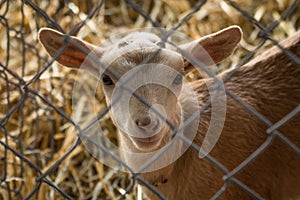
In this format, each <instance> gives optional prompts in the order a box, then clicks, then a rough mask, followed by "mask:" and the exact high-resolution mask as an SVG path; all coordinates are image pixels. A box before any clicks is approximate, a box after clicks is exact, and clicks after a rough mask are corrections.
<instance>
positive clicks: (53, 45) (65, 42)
mask: <svg viewBox="0 0 300 200" xmlns="http://www.w3.org/2000/svg"><path fill="white" fill-rule="evenodd" d="M39 41H40V42H41V43H42V45H43V46H44V48H45V49H46V50H47V52H48V53H49V55H50V56H51V57H53V58H55V59H56V61H58V62H59V63H60V64H62V65H65V66H67V67H70V68H76V69H79V68H80V67H82V68H84V69H87V70H88V71H91V72H98V70H99V69H97V65H95V64H93V63H94V62H92V59H86V58H87V56H88V55H89V53H91V52H93V53H94V54H96V56H97V58H99V57H101V56H102V54H103V50H102V49H100V47H97V46H94V45H92V44H90V43H88V42H85V41H83V40H81V39H79V38H77V37H74V36H67V35H64V34H62V33H60V32H58V31H56V30H53V29H50V28H42V29H41V30H40V31H39ZM63 48H64V50H63V51H62V53H61V54H60V55H57V52H59V50H60V49H63ZM82 64H84V65H82Z"/></svg>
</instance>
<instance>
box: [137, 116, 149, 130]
mask: <svg viewBox="0 0 300 200" xmlns="http://www.w3.org/2000/svg"><path fill="white" fill-rule="evenodd" d="M135 123H136V125H138V126H139V127H140V128H145V127H147V126H148V125H149V124H150V123H151V119H150V117H148V116H145V117H141V118H138V119H137V120H135Z"/></svg>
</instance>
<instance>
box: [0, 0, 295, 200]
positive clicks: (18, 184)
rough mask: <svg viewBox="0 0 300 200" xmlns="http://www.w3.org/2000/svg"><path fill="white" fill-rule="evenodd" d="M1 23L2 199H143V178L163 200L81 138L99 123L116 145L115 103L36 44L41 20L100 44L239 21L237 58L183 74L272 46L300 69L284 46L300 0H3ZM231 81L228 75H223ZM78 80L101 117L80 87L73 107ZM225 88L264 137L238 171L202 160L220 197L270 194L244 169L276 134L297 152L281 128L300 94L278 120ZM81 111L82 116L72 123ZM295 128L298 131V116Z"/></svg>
mask: <svg viewBox="0 0 300 200" xmlns="http://www.w3.org/2000/svg"><path fill="white" fill-rule="evenodd" d="M0 22H1V23H0V27H1V28H0V36H1V37H0V52H1V53H0V159H1V162H0V169H1V170H0V199H4V200H6V199H143V198H146V197H144V195H143V194H142V192H141V190H140V189H139V186H137V185H138V184H141V185H144V186H146V187H148V188H149V189H150V190H151V191H152V192H153V193H154V194H155V195H157V197H158V198H161V199H164V197H163V196H162V195H161V194H160V193H159V192H158V191H157V189H156V187H155V186H153V185H152V184H151V183H148V182H147V181H145V180H143V178H141V177H140V174H139V173H140V172H141V171H138V172H137V171H134V170H132V169H130V168H129V167H128V166H127V165H126V163H123V161H122V159H121V158H119V157H117V156H114V155H113V154H112V152H110V151H109V149H107V148H106V147H105V146H101V145H99V144H98V145H97V144H96V145H95V146H94V147H92V148H91V149H89V148H87V145H86V144H85V139H86V138H83V137H82V136H83V135H84V134H85V131H87V130H88V129H89V128H90V127H91V126H92V125H93V124H98V125H99V126H100V127H101V129H102V134H103V135H105V137H106V138H108V140H109V141H110V142H111V143H112V144H115V145H117V144H118V142H117V137H116V128H115V127H114V125H113V123H112V121H111V119H110V117H109V115H108V112H109V110H110V109H112V107H113V105H106V104H105V101H104V96H103V94H102V93H101V91H99V87H98V86H97V87H96V89H95V88H94V86H95V82H93V81H91V80H89V79H84V78H82V77H81V76H80V75H79V74H78V73H77V71H74V70H70V69H66V68H63V67H61V66H59V64H58V63H57V62H55V61H54V59H51V58H50V57H49V56H48V54H47V53H46V51H45V50H44V49H43V48H42V46H41V45H40V44H39V41H38V32H39V30H40V29H41V28H42V27H50V28H53V29H56V30H58V31H60V32H63V33H66V34H68V35H70V36H77V37H79V38H82V39H83V40H85V41H88V42H90V43H93V44H97V45H101V44H103V43H105V41H104V40H105V39H107V38H112V40H114V37H117V35H118V34H119V33H126V32H130V31H132V30H141V29H144V28H145V27H151V30H158V31H160V30H172V31H177V32H180V33H183V34H184V35H186V36H188V37H189V38H191V39H197V38H200V37H201V36H205V35H207V34H210V33H213V32H216V31H218V30H221V29H223V28H225V27H227V26H230V25H239V26H240V27H241V28H242V30H243V38H242V41H241V43H240V45H239V46H238V48H237V49H236V51H235V52H234V53H233V55H232V56H231V57H230V59H226V60H225V61H223V62H222V63H220V64H218V66H217V68H216V69H214V73H212V74H211V73H205V72H207V71H206V70H205V69H202V72H201V75H199V73H198V71H197V70H193V71H191V72H190V73H188V74H187V75H186V77H185V78H186V79H187V80H190V81H192V80H197V79H202V78H207V77H210V76H212V77H214V76H215V75H214V74H219V73H221V72H223V71H225V70H227V69H233V71H232V73H231V74H230V76H231V77H233V76H234V75H235V73H234V72H235V71H234V69H238V68H239V67H241V66H243V65H244V64H245V63H248V62H249V61H250V60H251V59H252V58H254V57H256V56H258V55H260V54H262V53H263V52H264V51H266V50H267V49H270V48H271V47H274V46H277V47H278V48H279V49H280V50H281V51H282V52H283V53H284V54H285V55H286V56H287V57H288V58H289V59H291V60H292V62H294V63H296V65H298V66H299V67H300V58H299V55H298V56H297V55H295V54H294V53H293V52H290V51H289V50H287V49H284V48H283V47H282V46H281V45H280V44H279V42H280V41H282V40H283V39H285V38H288V37H289V36H291V35H293V34H294V33H295V32H296V31H297V30H299V27H300V0H266V1H254V0H250V1H242V0H236V1H232V0H224V1H222V0H210V1H209V0H206V1H201V0H199V1H196V0H182V1H175V0H171V1H168V0H151V1H139V0H121V1H116V0H107V1H104V0H103V1H96V0H87V1H79V0H74V1H71V0H70V1H67V0H65V1H62V0H61V1H60V0H53V1H46V0H45V1H44V0H43V1H38V0H16V1H9V0H2V1H0ZM167 33H168V34H170V35H168V36H167V37H169V36H171V35H172V32H167ZM163 37H165V36H162V39H166V38H163ZM58 53H59V52H58ZM58 56H59V55H57V57H58ZM228 79H230V77H227V79H226V80H224V82H225V83H226V81H227V80H228ZM299 81H300V80H299ZM75 82H76V83H77V84H80V85H81V86H82V87H81V90H82V91H83V92H87V93H88V92H90V91H91V90H92V91H93V92H94V95H95V99H97V104H93V112H94V113H96V114H95V116H93V117H90V116H89V115H88V113H87V111H86V110H85V107H84V106H82V107H80V102H81V101H83V102H87V101H89V99H86V98H85V97H84V95H80V94H79V95H78V94H77V96H76V100H77V101H78V102H79V103H78V104H77V106H78V107H76V110H77V111H78V110H80V111H81V112H79V111H78V113H79V114H78V113H74V107H72V106H73V103H74V94H72V93H73V92H74V83H75ZM94 90H95V91H94ZM225 91H226V88H225ZM226 94H227V96H229V98H232V99H233V100H234V101H236V102H237V103H238V104H240V105H241V107H242V108H243V109H245V110H247V112H248V113H249V115H251V116H254V117H255V118H256V119H258V120H259V121H260V122H261V123H262V124H264V125H265V126H266V133H265V134H266V136H267V137H266V139H265V141H264V142H263V143H262V144H261V145H260V146H259V147H258V148H257V149H256V150H255V151H253V152H252V153H251V155H249V157H248V158H247V159H245V160H244V161H243V162H241V163H240V164H239V165H238V166H236V167H235V168H234V169H231V170H228V169H227V168H226V167H225V166H224V165H223V164H222V163H221V162H219V161H218V160H217V159H215V158H214V157H213V156H211V155H209V154H208V155H206V156H203V158H200V157H199V159H207V160H208V161H209V162H211V163H212V164H213V165H215V166H216V167H217V168H218V169H219V170H220V171H221V172H222V173H223V174H224V176H223V180H224V184H223V186H222V187H220V189H219V191H217V192H216V193H215V194H214V196H212V198H213V199H218V198H222V195H223V194H224V192H226V190H227V188H228V187H229V186H230V185H231V184H234V185H236V186H238V187H240V188H241V190H244V191H245V192H246V193H248V195H249V197H250V198H253V199H263V197H262V196H261V195H260V194H259V193H257V192H256V191H254V190H253V189H251V188H250V187H248V186H247V185H246V184H244V183H243V182H242V181H240V180H239V179H238V178H237V174H238V173H239V172H240V171H242V170H243V169H244V168H246V167H247V165H249V164H250V163H251V162H254V160H255V159H256V158H257V157H259V156H260V155H262V154H264V152H265V151H266V150H267V149H268V148H270V146H272V144H273V142H274V140H275V139H276V140H279V141H280V142H282V143H284V145H286V147H287V148H288V149H289V150H290V151H292V152H293V153H296V154H298V158H299V159H300V146H297V145H296V144H295V141H293V140H291V139H290V138H288V137H286V136H285V135H284V134H283V133H282V127H284V125H285V124H286V123H288V122H289V121H290V120H293V119H295V117H296V116H297V115H299V113H300V99H299V100H298V102H299V105H298V106H296V107H295V108H294V109H293V110H291V112H289V113H286V114H285V115H282V118H281V119H280V120H279V121H275V122H274V121H270V120H269V119H268V118H269V117H270V116H265V115H262V114H261V113H259V112H258V111H257V110H255V109H253V108H252V107H251V106H249V105H247V102H241V101H239V98H238V97H237V96H235V95H234V94H232V93H230V91H226ZM141 101H143V99H141ZM282 101H283V102H285V99H282ZM210 103H211V102H209V101H208V102H207V104H206V106H204V107H203V108H201V109H200V110H201V112H199V113H198V114H199V115H201V113H203V112H205V109H207V108H208V107H209V106H210ZM76 114H78V115H80V116H79V117H80V120H82V121H84V123H79V121H77V120H74V118H73V117H74V115H76ZM77 117H78V116H77ZM186 123H187V122H186ZM298 128H299V134H300V123H299V127H298ZM90 142H92V141H90ZM190 148H192V149H193V150H194V151H197V153H199V155H201V153H202V152H200V147H199V146H198V145H196V144H194V143H192V144H191V145H190ZM95 149H96V151H97V154H101V155H105V156H106V157H109V159H110V160H111V161H112V162H114V163H118V165H120V166H122V168H123V169H124V170H125V171H126V172H123V171H122V170H120V169H117V168H113V167H110V166H107V165H104V164H102V162H100V161H99V160H97V159H95V157H97V156H95V154H94V152H93V151H94V150H95ZM91 150H92V152H91ZM156 156H159V155H156ZM147 164H148V165H151V162H149V163H147ZM183 173H184V172H183ZM194 173H197V172H194ZM298 187H299V190H300V186H298Z"/></svg>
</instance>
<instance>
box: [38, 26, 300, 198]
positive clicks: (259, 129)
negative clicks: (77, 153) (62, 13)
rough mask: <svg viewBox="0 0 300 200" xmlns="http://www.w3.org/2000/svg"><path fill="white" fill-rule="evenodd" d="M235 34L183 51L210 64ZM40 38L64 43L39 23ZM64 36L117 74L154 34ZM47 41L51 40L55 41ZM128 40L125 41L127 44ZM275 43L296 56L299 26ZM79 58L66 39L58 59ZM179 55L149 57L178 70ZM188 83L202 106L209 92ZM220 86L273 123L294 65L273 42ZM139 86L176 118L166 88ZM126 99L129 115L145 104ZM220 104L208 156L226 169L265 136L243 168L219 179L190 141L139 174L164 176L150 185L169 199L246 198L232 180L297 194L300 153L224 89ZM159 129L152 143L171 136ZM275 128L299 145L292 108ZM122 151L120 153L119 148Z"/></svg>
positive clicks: (124, 139) (130, 146) (266, 191)
mask: <svg viewBox="0 0 300 200" xmlns="http://www.w3.org/2000/svg"><path fill="white" fill-rule="evenodd" d="M241 34H242V33H241V30H240V29H239V28H238V27H236V26H233V27H229V28H227V29H224V30H222V31H220V32H218V33H215V34H212V35H209V36H206V37H204V38H202V39H199V40H197V41H196V42H191V43H188V44H185V45H183V46H181V47H184V49H188V50H190V53H192V55H193V56H194V57H196V58H204V62H205V64H210V63H211V62H212V61H214V62H219V61H221V60H223V59H224V58H225V57H227V56H228V55H229V54H230V53H231V52H232V51H233V49H234V48H235V46H236V44H237V43H238V41H239V40H240V38H241ZM39 37H40V41H41V42H42V43H43V45H44V46H45V48H46V49H47V50H48V52H49V54H50V55H52V56H53V55H54V54H55V53H56V51H57V50H58V49H59V48H60V47H61V46H62V45H63V38H64V36H63V34H61V33H59V32H57V31H54V30H51V29H47V28H46V29H42V30H41V31H40V33H39ZM137 38H138V39H137ZM69 39H70V40H72V41H73V42H75V43H77V44H79V45H81V47H82V48H83V49H85V51H86V52H90V51H91V50H95V51H96V55H97V56H98V57H99V58H101V61H102V62H103V63H104V64H106V65H109V67H110V68H111V69H112V70H114V71H117V72H119V75H123V74H124V73H126V72H127V71H128V70H129V69H131V68H132V67H135V65H136V64H140V62H141V60H144V58H145V56H147V55H146V54H145V52H146V51H145V48H146V47H149V48H150V49H151V48H152V47H155V48H157V46H156V43H157V41H159V38H158V37H155V36H154V35H151V34H150V35H149V34H145V33H134V34H131V35H129V36H128V37H125V38H124V41H121V43H119V45H118V44H117V45H115V46H111V47H109V48H106V49H105V48H102V47H96V46H94V45H91V44H88V43H86V42H83V41H81V40H80V39H78V38H75V37H71V38H69ZM53 41H55V42H54V44H53ZM224 41H228V43H225V45H223V44H224ZM129 43H131V44H130V45H129ZM282 45H283V46H284V47H285V48H287V49H289V50H290V51H291V52H293V53H294V54H295V55H296V56H297V57H300V32H298V33H296V34H295V35H294V36H292V37H290V38H288V39H286V40H285V41H284V42H283V43H282ZM136 47H138V48H136ZM202 47H204V49H205V51H207V52H209V54H210V55H213V56H212V59H213V60H212V59H207V54H206V53H205V54H203V48H202ZM127 48H128V51H129V50H132V49H134V48H135V49H140V51H131V53H128V54H126V53H127ZM124 53H125V54H124ZM139 53H140V54H139ZM143 53H144V54H145V55H144V54H143ZM138 54H139V55H138ZM117 55H122V56H123V57H122V56H120V59H121V60H120V62H118V63H111V61H113V60H115V61H116V62H117V61H118V59H117V60H116V56H117ZM85 58H86V54H83V52H82V51H81V50H79V49H77V48H73V46H72V45H68V46H67V48H66V50H65V51H64V52H63V55H61V56H60V57H59V58H58V59H57V60H58V61H59V62H60V63H61V64H64V65H66V66H68V67H71V68H80V67H81V64H82V63H83V62H84V60H85ZM179 60H180V61H179ZM188 60H189V59H188ZM88 61H90V62H87V63H86V66H84V67H85V69H87V70H89V71H91V72H93V73H97V71H99V69H98V68H97V67H95V65H93V64H91V63H92V62H91V60H88ZM182 61H183V60H182V58H181V57H180V55H179V54H177V53H175V52H171V50H168V51H167V50H162V51H161V52H160V53H159V54H158V56H157V57H155V58H154V59H153V60H152V62H155V63H162V64H167V65H169V66H172V67H174V68H175V69H176V70H177V71H181V70H182V68H183V62H182ZM126 65H127V66H126ZM228 74H230V71H227V72H224V73H222V74H221V75H220V77H221V78H225V77H226V76H227V75H228ZM159 75H160V76H162V77H161V78H166V77H163V75H162V74H160V72H158V74H157V76H159ZM114 81H117V80H114ZM208 81H210V80H208ZM191 85H192V87H193V89H194V90H195V91H196V92H197V95H198V100H199V104H200V106H203V105H204V104H205V103H206V101H208V100H209V98H210V95H209V92H208V89H207V86H206V83H205V81H204V80H199V81H195V82H192V83H191ZM147 87H148V86H147ZM149 87H150V86H149ZM155 87H156V86H155ZM225 87H226V89H227V91H229V93H230V94H233V95H235V96H236V97H237V98H238V99H239V100H240V101H242V102H244V103H246V104H247V105H249V106H250V107H252V108H253V109H254V110H256V111H257V112H259V113H260V114H262V115H263V116H265V117H266V118H267V119H268V120H269V121H270V122H271V123H272V124H274V123H276V122H278V121H279V120H281V119H282V118H283V117H284V116H286V115H287V114H288V113H290V112H291V111H292V110H293V109H294V108H295V107H296V106H298V105H299V103H300V66H299V65H297V64H296V63H294V62H293V61H292V60H291V59H289V58H288V57H287V56H286V55H285V54H284V53H283V52H281V51H280V50H279V49H278V48H277V47H273V48H272V49H270V50H268V51H267V52H265V53H264V54H263V55H261V56H259V57H257V58H256V59H254V60H252V61H251V62H249V63H248V64H246V65H244V66H242V67H240V68H238V69H237V70H236V72H235V73H234V74H233V76H232V77H231V78H230V79H229V80H227V81H226V82H225ZM145 88H146V87H145ZM146 90H147V91H148V89H145V91H144V89H143V87H141V88H139V89H138V90H137V92H139V93H140V94H142V96H143V97H144V98H145V99H146V100H149V101H150V103H152V102H151V101H153V99H158V100H156V101H154V103H160V104H162V105H165V106H166V108H167V109H166V110H169V113H168V115H169V114H170V118H169V120H170V121H171V122H172V123H174V124H175V125H177V124H178V122H179V121H180V120H179V119H181V117H180V116H179V114H178V113H177V111H178V108H177V107H176V106H174V105H177V104H176V101H177V100H176V98H174V97H172V95H166V94H168V93H167V92H166V91H165V90H166V89H162V88H160V89H159V88H152V93H151V95H150V94H147V92H146ZM112 91H113V87H112V86H106V88H105V87H104V93H105V95H106V98H107V102H108V103H109V101H110V96H111V93H112ZM148 92H149V91H148ZM181 92H184V91H181ZM173 96H174V95H173ZM156 97H159V98H156ZM182 97H183V98H182V99H179V101H181V102H180V103H181V105H185V106H186V107H185V108H186V110H191V109H194V108H192V106H190V105H189V103H190V101H189V100H190V99H191V97H190V96H189V95H187V94H184V95H182ZM130 104H132V105H130V106H132V107H133V108H132V112H131V113H130V114H132V115H134V117H137V118H138V117H144V112H142V111H141V110H139V109H141V108H143V107H145V106H144V105H142V104H141V103H139V104H138V103H137V100H133V101H131V102H130ZM170 107H171V108H170ZM175 108H176V109H175ZM226 109H227V111H226V120H225V125H224V128H223V129H222V133H221V136H220V138H219V140H218V142H217V144H216V145H215V146H214V148H213V150H212V151H211V152H210V153H209V156H212V157H213V158H215V159H216V160H217V161H218V162H219V163H221V164H222V165H223V166H225V167H226V169H227V170H228V171H229V172H230V171H232V170H234V169H235V168H237V167H238V166H239V165H240V164H241V163H242V162H243V161H245V160H246V159H247V158H249V156H250V155H251V154H253V152H255V151H256V150H257V149H258V148H259V147H260V146H261V145H263V144H264V143H265V142H266V141H269V140H271V141H269V142H270V143H269V146H267V147H268V148H266V149H265V150H264V151H261V152H260V154H259V155H258V156H257V157H256V158H255V159H254V160H252V161H251V162H249V163H247V165H246V166H245V167H243V168H242V169H241V170H240V171H239V172H238V173H236V174H235V175H234V177H233V178H234V179H230V178H229V179H227V181H226V182H225V181H224V180H223V177H224V175H226V174H225V173H224V172H222V171H221V170H220V169H219V168H218V167H217V166H216V165H215V164H213V163H212V162H211V161H209V159H207V158H199V154H198V152H197V151H195V150H194V149H192V148H191V147H190V148H189V149H188V150H187V151H186V152H185V153H184V154H183V155H182V156H181V157H180V158H179V159H178V160H176V161H175V162H174V163H172V164H170V165H168V166H167V167H165V168H163V169H160V170H157V171H154V172H148V173H143V174H141V176H142V177H143V178H144V179H145V180H146V181H147V182H148V183H150V184H153V183H155V182H157V181H158V180H160V179H161V178H163V179H165V178H166V179H168V181H167V183H165V184H162V185H159V186H157V190H158V191H159V192H161V193H162V194H163V195H164V196H165V197H167V198H168V199H172V200H173V199H178V200H182V199H210V198H212V197H213V196H214V195H215V194H216V192H218V191H220V189H221V188H222V187H223V186H224V187H225V188H226V190H225V191H224V193H223V194H222V195H221V199H251V198H252V197H251V196H250V195H249V194H248V193H247V192H246V191H245V190H244V189H242V188H241V187H240V186H238V184H236V183H235V181H239V182H241V183H243V184H245V185H246V186H247V187H248V188H250V189H251V190H253V191H254V192H256V193H257V194H258V195H260V196H261V197H263V198H264V199H272V200H273V199H274V200H277V199H278V200H281V199H299V198H300V155H299V154H297V153H296V152H295V151H294V150H293V149H292V148H291V147H290V146H289V145H288V144H286V143H285V142H284V141H283V140H281V139H280V137H279V136H278V135H276V133H275V132H273V133H272V134H268V133H266V130H267V129H268V126H267V125H266V124H265V123H263V122H262V121H261V120H260V119H258V118H257V117H255V116H254V115H253V114H251V113H250V112H249V111H248V110H246V109H245V108H243V107H242V106H241V105H240V104H239V103H237V102H236V101H235V100H233V99H232V98H231V97H229V96H228V95H227V105H226ZM144 110H147V109H144ZM174 113H175V114H174ZM210 119H211V108H208V109H207V110H206V111H205V112H204V113H203V114H202V115H201V117H200V120H199V128H198V133H197V135H196V137H195V139H194V141H193V142H194V143H195V144H197V145H198V146H201V145H202V142H203V138H204V136H205V134H206V131H207V129H208V126H209V123H210ZM162 130H163V131H161V132H160V133H159V134H160V135H162V138H163V139H162V142H161V143H159V146H158V147H157V148H159V147H161V146H163V145H164V144H165V143H167V142H168V141H169V140H170V133H169V132H170V129H166V128H165V127H164V129H162ZM278 131H280V132H281V133H282V134H283V136H284V137H286V138H288V139H289V140H290V141H291V142H293V144H294V145H296V146H297V148H298V150H299V148H300V114H299V113H298V114H297V115H296V116H295V117H293V118H292V119H290V120H289V121H288V122H287V123H286V124H284V125H283V126H282V127H280V128H279V129H278ZM120 140H121V141H120V143H121V147H123V149H127V150H130V151H133V152H147V151H150V150H151V149H150V150H149V149H147V148H146V147H145V148H143V147H141V146H140V149H139V148H138V147H137V145H135V144H134V142H133V140H132V138H130V137H128V136H127V135H126V134H120ZM152 150H153V149H152ZM298 153H299V152H298ZM123 156H124V157H125V160H126V155H123ZM127 159H128V160H129V162H132V163H131V165H132V164H135V160H134V159H133V161H132V160H131V161H130V158H127ZM225 188H224V189H225ZM144 191H145V192H146V193H147V194H148V196H149V197H150V198H151V199H156V198H157V197H156V195H155V194H154V193H152V192H151V191H149V190H148V189H147V188H146V187H144Z"/></svg>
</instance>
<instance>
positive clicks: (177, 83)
mask: <svg viewBox="0 0 300 200" xmlns="http://www.w3.org/2000/svg"><path fill="white" fill-rule="evenodd" d="M181 82H182V75H181V74H178V75H177V76H176V77H175V79H174V80H173V84H175V85H179V84H181Z"/></svg>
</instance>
